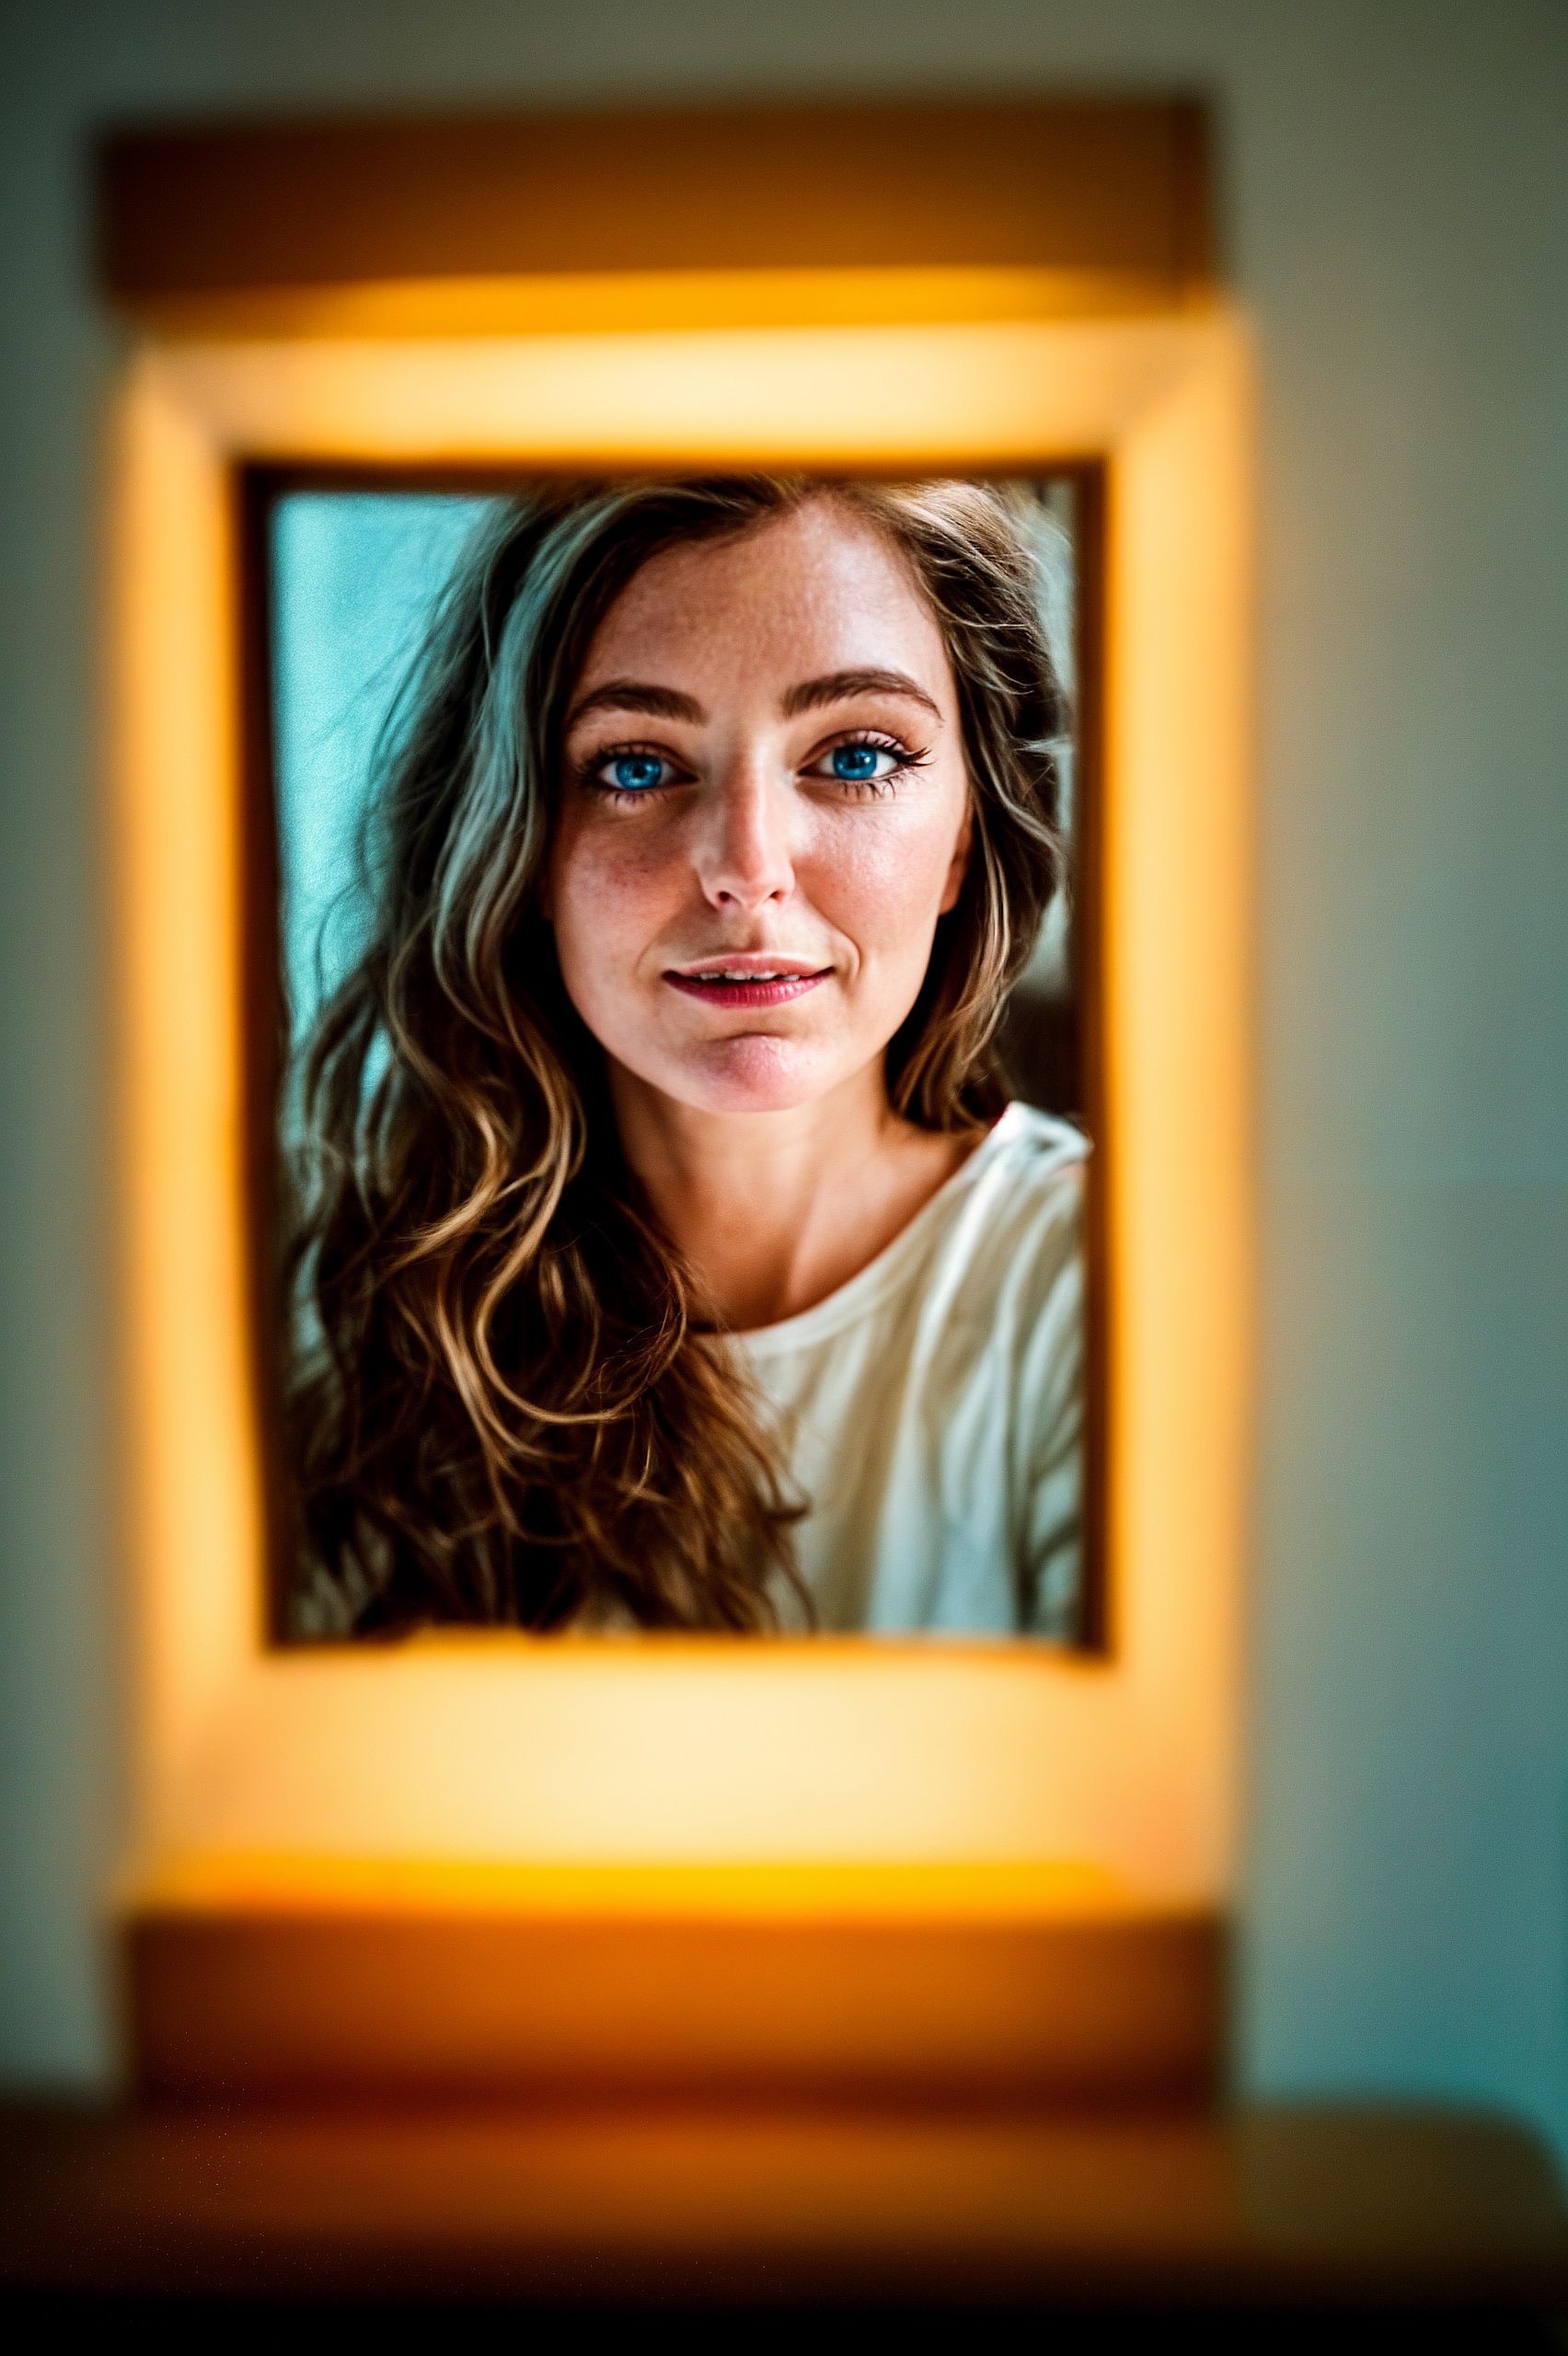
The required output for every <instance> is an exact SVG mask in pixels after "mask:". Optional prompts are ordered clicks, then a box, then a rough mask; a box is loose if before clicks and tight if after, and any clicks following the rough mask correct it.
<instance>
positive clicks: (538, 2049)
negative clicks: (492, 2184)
mask: <svg viewBox="0 0 1568 2356" xmlns="http://www.w3.org/2000/svg"><path fill="white" fill-rule="evenodd" d="M1102 1885H1104V1886H1102ZM121 1942H122V1944H121V1954H122V1958H123V1964H124V1971H125V2019H126V2027H127V2029H128V2031H129V2045H130V2051H131V2054H132V2057H133V2072H134V2083H135V2085H136V2087H137V2088H138V2090H139V2091H140V2092H141V2093H143V2094H144V2095H148V2096H156V2097H162V2098H174V2099H178V2100H202V2099H209V2098H211V2097H213V2096H227V2097H230V2098H233V2097H235V2096H242V2097H258V2096H259V2097H262V2098H267V2099H275V2098H279V2097H282V2098H288V2097H290V2096H295V2095H302V2094H303V2095H307V2096H339V2097H347V2098H356V2097H366V2096H371V2097H375V2098H378V2099H386V2098H400V2099H404V2100H408V2099H429V2098H432V2097H435V2098H440V2099H444V2100H453V2099H464V2098H468V2099H473V2098H479V2099H493V2098H495V2097H497V2096H502V2097H510V2098H513V2099H537V2098H541V2097H543V2098H553V2099H556V2100H559V2099H562V2098H569V2099H573V2100H581V2099H583V2098H585V2097H586V2098H594V2099H597V2100H601V2101H604V2100H620V2101H628V2100H630V2101H636V2100H641V2101H647V2100H650V2099H666V2100H690V2099H692V2098H698V2099H707V2100H714V2099H727V2100H742V2101H757V2100H764V2101H766V2100H777V2099H778V2098H780V2097H782V2098H787V2099H790V2100H792V2101H797V2102H798V2101H801V2100H803V2099H808V2098H815V2099H818V2100H834V2101H841V2102H842V2101H850V2102H853V2101H862V2102H863V2101H875V2100H878V2099H883V2098H888V2097H891V2098H893V2099H894V2100H897V2101H901V2102H905V2103H909V2102H921V2101H924V2102H937V2103H942V2102H952V2101H955V2100H959V2101H965V2102H970V2103H975V2102H986V2101H993V2102H994V2101H997V2100H1001V2101H1005V2102H1009V2103H1013V2104H1017V2103H1019V2102H1022V2101H1034V2102H1041V2101H1046V2100H1055V2101H1059V2100H1062V2099H1064V2098H1066V2099H1069V2100H1073V2101H1078V2102H1081V2101H1084V2100H1092V2101H1096V2102H1100V2103H1102V2104H1103V2103H1106V2102H1120V2103H1123V2104H1126V2103H1145V2104H1147V2103H1163V2104H1166V2105H1170V2104H1172V2103H1186V2104H1196V2103H1203V2102H1205V2101H1212V2100H1213V2099H1214V2097H1215V2095H1216V2091H1217V2088H1218V2085H1219V2073H1220V2057H1221V2047H1222V2038H1223V2021H1224V2015H1225V1979H1226V1944H1227V1943H1226V1935H1225V1926H1224V1924H1223V1923H1222V1922H1221V1921H1220V1919H1219V1918H1218V1917H1217V1916H1216V1915H1215V1914H1214V1913H1212V1912H1209V1911H1204V1910H1202V1909H1192V1908H1188V1909H1181V1908H1177V1909H1161V1908H1159V1907H1151V1906H1147V1905H1142V1904H1138V1903H1136V1902H1134V1901H1133V1900H1129V1899H1128V1898H1127V1897H1126V1896H1125V1895H1124V1894H1123V1893H1121V1892H1119V1891H1118V1890H1117V1889H1116V1888H1115V1887H1114V1886H1113V1885H1111V1884H1110V1878H1109V1877H1104V1876H1101V1877H1096V1876H1095V1875H1093V1874H1092V1873H1091V1872H1090V1871H1089V1870H1088V1869H1087V1868H1085V1869H1079V1870H1078V1873H1077V1874H1076V1875H1075V1874H1074V1873H1073V1872H1072V1871H1071V1870H1070V1869H1055V1868H1051V1867H1030V1866H1005V1865H1003V1866H984V1865H970V1866H946V1867H943V1866H902V1867H901V1866H876V1865H856V1866H853V1867H847V1866H838V1867H834V1866H820V1865H819V1866H787V1865H771V1866H756V1867H745V1866H688V1867H668V1866H644V1867H636V1866H626V1867H614V1866H595V1867H588V1868H580V1869H572V1868H564V1867H563V1868H555V1869H548V1868H545V1869H539V1868H527V1869H523V1868H519V1869H511V1868H505V1867H495V1868H484V1867H472V1866H470V1867H462V1866H455V1867H440V1866H432V1865H427V1866H425V1867H422V1868H421V1867H416V1866H409V1865H380V1866H377V1865H361V1866H359V1867H357V1868H356V1867H353V1866H351V1865H345V1864H343V1863H342V1862H340V1861H339V1862H336V1863H331V1862H329V1863H327V1864H317V1865H311V1863H310V1861H308V1860H299V1859H294V1860H286V1859H284V1860H272V1861H271V1863H265V1862H258V1861H251V1862H249V1863H247V1862H246V1861H245V1860H234V1859H227V1858H224V1857H217V1858H196V1859H190V1860H186V1861H184V1862H183V1863H181V1864H178V1865H170V1866H167V1867H166V1868H165V1870H164V1871H163V1872H162V1873H161V1875H160V1876H158V1877H156V1879H155V1880H152V1881H149V1882H147V1883H145V1884H144V1886H143V1888H141V1889H140V1890H139V1892H137V1893H136V1895H135V1896H134V1897H133V1899H132V1900H131V1901H130V1902H129V1903H128V1905H127V1907H126V1910H125V1914H124V1918H123V1922H122V1928H121Z"/></svg>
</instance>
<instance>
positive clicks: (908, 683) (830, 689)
mask: <svg viewBox="0 0 1568 2356" xmlns="http://www.w3.org/2000/svg"><path fill="white" fill-rule="evenodd" d="M849 696H903V697H904V698H905V699H906V700H907V701H909V702H910V703H918V704H924V705H925V707H926V710H928V712H930V713H932V714H933V716H934V717H935V718H936V719H938V720H940V718H941V716H942V715H941V710H940V706H939V705H937V704H935V703H933V702H932V700H931V699H930V697H929V696H928V694H927V693H926V690H925V688H924V687H918V686H917V684H916V682H915V681H914V680H913V679H911V678H909V677H908V676H906V674H905V673H904V672H903V671H829V672H828V673H827V675H826V676H825V677H824V678H821V679H803V680H802V681H801V685H800V686H799V687H791V688H790V691H789V693H788V695H787V696H786V697H785V699H784V713H785V717H786V718H787V719H793V717H794V715H795V714H796V712H798V711H814V710H816V709H817V708H818V706H819V705H821V704H824V703H842V702H844V701H845V700H846V699H847V697H849Z"/></svg>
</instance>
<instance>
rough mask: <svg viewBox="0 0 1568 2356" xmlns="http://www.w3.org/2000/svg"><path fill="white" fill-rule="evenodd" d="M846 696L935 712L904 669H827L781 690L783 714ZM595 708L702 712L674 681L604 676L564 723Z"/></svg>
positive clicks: (701, 716)
mask: <svg viewBox="0 0 1568 2356" xmlns="http://www.w3.org/2000/svg"><path fill="white" fill-rule="evenodd" d="M851 696H903V697H904V698H905V699H906V700H907V701H908V702H911V703H917V704H923V705H924V706H925V709H926V710H928V712H930V713H932V714H933V716H934V717H935V718H936V719H938V720H940V718H941V710H940V706H939V705H937V704H936V703H934V702H933V701H932V699H931V698H930V697H929V696H928V694H927V693H926V690H925V688H924V687H920V686H918V685H917V682H916V681H915V680H913V679H912V678H910V677H909V676H908V674H907V673H906V672H904V671H828V672H826V673H824V676H822V677H821V678H820V679H802V680H801V683H800V685H799V687H790V689H789V690H788V692H787V693H786V695H785V698H784V716H785V718H786V719H787V720H792V719H794V718H795V716H796V714H797V713H799V712H802V711H815V710H819V709H820V708H821V706H823V705H824V704H830V703H843V702H845V701H847V699H848V698H849V697H851ZM595 711H640V712H646V713H647V714H648V716H649V717H650V719H653V720H686V721H690V722H692V724H693V725H694V726H697V727H700V726H701V724H702V722H704V721H705V720H706V719H707V717H708V714H707V713H706V711H704V710H703V708H702V706H701V705H700V704H699V703H698V700H697V698H696V697H695V696H687V695H683V694H682V693H681V691H680V689H679V688H678V687H656V686H655V685H654V684H653V682H652V681H651V680H648V679H606V680H605V684H604V686H603V687H594V689H593V691H592V692H591V693H590V694H588V695H585V696H584V697H583V698H582V701H581V702H580V703H576V704H573V706H572V708H571V714H570V716H569V718H568V720H567V723H566V724H567V726H568V727H569V728H575V727H576V725H577V723H578V722H579V721H581V720H586V719H587V718H588V717H589V715H590V713H592V712H595Z"/></svg>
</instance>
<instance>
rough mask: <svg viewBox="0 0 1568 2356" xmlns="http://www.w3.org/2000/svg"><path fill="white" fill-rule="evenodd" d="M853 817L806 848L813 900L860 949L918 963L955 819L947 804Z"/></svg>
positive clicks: (948, 859) (946, 867)
mask: <svg viewBox="0 0 1568 2356" xmlns="http://www.w3.org/2000/svg"><path fill="white" fill-rule="evenodd" d="M856 818H857V819H858V821H859V823H852V824H847V825H843V826H839V827H836V828H835V829H833V830H831V836H830V838H829V839H826V840H824V841H822V842H821V843H820V844H818V845H816V846H813V849H814V850H815V854H816V855H815V856H814V857H813V861H812V865H813V889H812V897H813V899H814V900H816V902H817V904H818V906H819V907H821V908H822V910H823V913H824V915H826V916H828V917H830V918H832V920H833V921H834V922H835V923H836V924H837V925H838V926H839V927H840V928H841V929H842V930H844V931H845V932H847V934H848V935H849V936H850V938H851V939H852V940H854V941H857V942H858V944H859V946H860V948H861V949H862V950H863V951H865V952H868V953H880V954H882V955H885V956H896V955H898V954H899V953H905V954H906V955H908V956H910V957H918V958H919V959H920V960H921V961H922V962H923V961H924V959H925V956H926V954H927V953H928V949H929V946H930V935H931V930H932V927H933V926H934V925H935V922H936V919H937V916H938V914H939V912H940V907H941V900H942V894H943V891H944V889H945V886H946V884H947V880H948V875H949V872H950V870H951V865H952V853H953V845H954V842H955V841H956V839H957V834H958V826H959V821H958V819H957V818H955V817H953V816H952V815H951V814H950V813H949V812H948V811H947V810H946V809H942V810H940V811H939V810H931V811H925V810H922V811H916V812H912V813H908V814H905V812H901V811H889V812H888V813H887V814H886V815H885V818H884V816H883V814H882V813H881V812H875V813H867V812H858V813H857V814H856Z"/></svg>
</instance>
